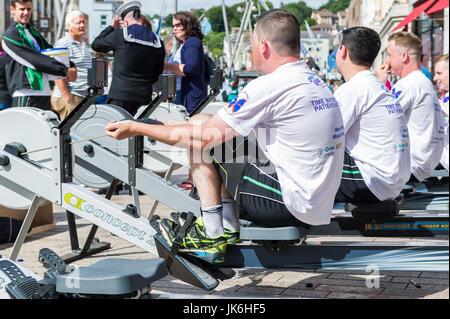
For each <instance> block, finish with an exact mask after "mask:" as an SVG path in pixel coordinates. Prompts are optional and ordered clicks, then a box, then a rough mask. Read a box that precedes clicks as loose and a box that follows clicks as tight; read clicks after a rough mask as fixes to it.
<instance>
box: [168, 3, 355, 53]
mask: <svg viewBox="0 0 450 319" xmlns="http://www.w3.org/2000/svg"><path fill="white" fill-rule="evenodd" d="M260 2H261V3H263V2H264V4H266V6H267V7H268V8H269V9H273V8H274V6H273V4H272V2H271V1H263V0H261V1H260ZM245 3H246V2H245V1H242V2H239V3H236V4H234V5H232V6H226V7H225V10H226V14H227V19H228V27H229V28H230V30H231V28H239V27H240V26H241V22H242V19H243V15H244V10H245ZM349 3H350V0H328V2H327V3H326V4H325V5H323V6H321V7H320V8H319V9H320V10H321V9H327V10H329V11H331V12H334V13H336V12H338V11H343V10H345V9H346V8H347V7H348V5H349ZM280 7H281V8H283V9H286V10H288V11H290V12H292V13H293V14H294V15H295V16H296V17H297V19H298V20H299V22H300V28H301V29H302V30H305V29H306V27H305V20H306V21H308V24H309V25H310V26H313V25H315V24H317V23H316V21H315V20H314V19H312V18H311V14H312V11H313V9H311V8H310V7H309V6H308V5H307V4H306V3H305V2H304V1H298V2H296V3H287V4H284V3H283V2H281V4H280ZM264 11H265V10H264V7H263V6H262V5H259V6H258V5H256V6H255V8H253V12H252V15H251V19H252V25H254V23H255V20H256V17H257V15H258V14H259V12H261V13H262V12H264ZM192 12H193V13H194V14H195V15H196V16H197V17H200V16H205V17H206V18H208V20H209V22H210V23H211V26H212V32H211V33H210V34H208V35H207V36H205V39H204V43H205V45H206V46H207V47H208V48H209V51H210V52H211V53H213V54H214V55H218V56H220V55H222V54H223V40H224V38H225V23H224V19H223V11H222V6H221V5H218V6H214V7H211V8H210V9H208V10H205V9H203V8H199V9H192ZM172 16H173V15H172V14H169V15H167V16H166V17H165V18H164V20H163V25H164V26H165V27H172Z"/></svg>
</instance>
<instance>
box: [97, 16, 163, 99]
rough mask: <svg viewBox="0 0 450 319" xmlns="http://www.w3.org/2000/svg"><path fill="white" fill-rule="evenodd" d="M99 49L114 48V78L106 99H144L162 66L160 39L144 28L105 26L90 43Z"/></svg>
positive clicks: (105, 50) (147, 96)
mask: <svg viewBox="0 0 450 319" xmlns="http://www.w3.org/2000/svg"><path fill="white" fill-rule="evenodd" d="M92 48H93V49H94V50H95V51H99V52H109V51H110V50H114V62H113V80H112V83H111V88H110V91H109V94H108V98H110V99H117V100H125V101H147V102H149V101H150V99H151V95H152V84H153V83H155V82H156V81H157V80H158V77H159V75H160V74H161V73H162V71H163V68H164V57H165V50H164V44H163V42H162V41H161V40H160V39H159V38H158V37H157V36H156V35H155V34H154V33H153V32H152V31H151V30H150V29H149V28H147V27H145V26H141V25H138V24H133V25H131V26H129V27H127V28H124V29H115V30H114V28H112V27H108V28H106V29H105V30H104V31H103V32H102V33H101V34H100V36H99V37H97V39H95V40H94V42H93V43H92Z"/></svg>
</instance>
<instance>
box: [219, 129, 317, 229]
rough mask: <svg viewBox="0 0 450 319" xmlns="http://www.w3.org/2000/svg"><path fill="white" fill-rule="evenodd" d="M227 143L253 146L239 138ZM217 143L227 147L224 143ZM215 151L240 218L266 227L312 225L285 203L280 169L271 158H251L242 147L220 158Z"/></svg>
mask: <svg viewBox="0 0 450 319" xmlns="http://www.w3.org/2000/svg"><path fill="white" fill-rule="evenodd" d="M238 138H242V137H238ZM228 143H230V144H231V143H232V144H233V145H235V146H236V145H240V147H242V148H246V149H249V148H250V149H251V147H248V144H246V143H240V142H239V141H236V139H235V140H234V141H230V142H228ZM218 147H219V148H224V146H223V145H222V146H218ZM214 153H217V152H214V151H213V152H212V156H213V159H214V164H215V166H216V169H217V171H218V172H219V174H220V176H221V178H222V181H223V182H224V184H225V186H226V188H227V190H228V192H229V193H230V195H231V196H232V197H233V198H234V200H235V201H236V203H237V206H238V209H239V214H240V215H239V217H240V218H241V219H244V220H248V221H251V222H254V223H256V224H258V225H261V226H265V227H283V226H303V227H309V226H310V225H307V224H305V223H302V222H301V221H300V220H298V219H297V218H295V217H294V215H292V214H291V212H289V210H288V209H287V208H286V206H285V205H284V203H283V197H282V194H281V187H280V182H279V181H278V176H277V172H276V170H275V167H274V165H273V164H272V163H271V162H270V161H268V160H264V161H261V160H259V159H257V158H256V159H255V158H252V157H250V158H249V157H247V155H246V152H244V151H243V152H239V150H236V151H235V152H232V153H230V154H232V156H233V157H234V158H233V160H230V158H228V159H226V158H225V161H223V160H224V158H223V157H220V159H221V160H219V157H218V156H214V155H215V154H214ZM236 154H241V155H243V156H244V157H246V160H247V161H244V162H243V161H242V158H240V157H239V156H237V157H236Z"/></svg>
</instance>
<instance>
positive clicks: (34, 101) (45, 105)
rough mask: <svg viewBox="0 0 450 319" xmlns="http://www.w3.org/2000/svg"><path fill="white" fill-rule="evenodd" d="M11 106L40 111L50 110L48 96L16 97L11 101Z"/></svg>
mask: <svg viewBox="0 0 450 319" xmlns="http://www.w3.org/2000/svg"><path fill="white" fill-rule="evenodd" d="M12 106H16V107H36V108H38V109H41V110H45V111H47V110H50V109H51V104H50V95H49V96H17V97H13V99H12Z"/></svg>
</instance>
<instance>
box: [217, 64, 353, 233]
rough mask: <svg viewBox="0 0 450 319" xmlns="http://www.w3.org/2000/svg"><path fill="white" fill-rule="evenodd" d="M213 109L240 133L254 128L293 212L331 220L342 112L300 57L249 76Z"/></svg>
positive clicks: (317, 221) (308, 219)
mask: <svg viewBox="0 0 450 319" xmlns="http://www.w3.org/2000/svg"><path fill="white" fill-rule="evenodd" d="M218 114H219V116H220V117H221V118H222V119H223V120H224V121H225V122H226V123H227V124H228V125H229V126H230V127H232V128H233V129H234V130H235V131H237V132H238V133H239V134H241V135H243V136H247V135H248V134H249V133H250V132H252V131H253V132H254V133H255V135H256V138H257V140H258V144H259V147H260V148H261V150H262V151H263V152H264V155H266V156H267V158H268V159H269V160H270V161H271V162H272V163H273V164H274V166H275V168H276V171H277V175H278V179H279V182H280V185H281V193H282V197H283V202H284V204H285V205H286V208H287V209H288V210H289V211H290V212H291V213H292V215H294V216H295V217H296V218H297V219H299V220H300V221H302V222H304V223H307V224H310V225H323V224H329V223H330V219H331V211H332V209H333V203H334V197H335V195H336V192H337V189H338V187H339V184H340V179H341V175H342V167H343V161H344V134H342V135H341V134H340V132H342V131H343V129H344V128H343V122H342V115H341V112H340V110H339V103H338V102H337V101H336V99H335V98H334V97H333V95H332V93H331V92H330V90H329V89H328V87H327V86H326V84H325V83H324V82H323V81H322V80H321V79H320V78H319V77H318V76H317V75H316V74H315V73H313V72H311V71H310V70H309V69H308V68H307V66H306V63H305V62H303V61H302V62H300V61H299V62H293V63H288V64H284V65H282V66H280V67H279V68H277V69H276V70H275V71H274V72H272V73H270V74H267V75H264V76H261V77H259V78H258V79H256V80H253V81H251V82H250V83H249V84H248V85H247V86H246V87H245V88H244V90H243V91H242V92H241V93H239V95H238V97H237V98H236V99H235V100H233V101H232V102H231V103H230V104H229V105H228V106H227V107H224V108H223V109H221V110H219V112H218Z"/></svg>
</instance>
